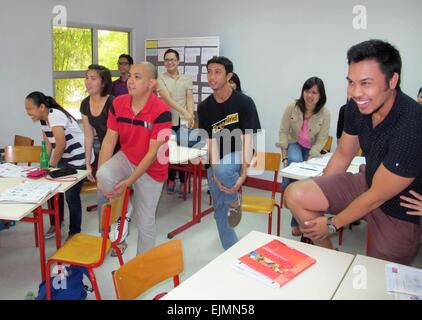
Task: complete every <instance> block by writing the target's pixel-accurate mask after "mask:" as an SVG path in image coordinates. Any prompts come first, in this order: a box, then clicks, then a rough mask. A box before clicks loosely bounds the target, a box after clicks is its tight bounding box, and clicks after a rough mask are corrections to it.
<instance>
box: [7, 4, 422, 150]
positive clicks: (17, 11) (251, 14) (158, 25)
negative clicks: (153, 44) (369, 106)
mask: <svg viewBox="0 0 422 320" xmlns="http://www.w3.org/2000/svg"><path fill="white" fill-rule="evenodd" d="M57 4H62V5H64V6H66V8H67V13H68V20H69V21H70V22H72V23H82V24H85V23H88V24H99V25H108V26H117V27H124V28H132V29H133V39H134V41H133V49H134V58H135V60H142V59H144V40H145V38H147V37H148V38H149V37H151V38H153V37H185V36H220V39H221V43H220V44H221V54H222V55H226V56H227V57H229V58H230V59H232V61H233V62H234V65H235V71H236V72H237V73H239V75H240V77H241V80H242V86H243V88H244V89H245V91H246V93H247V94H249V95H250V96H251V97H252V98H253V99H254V100H255V103H256V105H257V107H258V112H259V115H260V119H261V125H262V127H263V128H265V129H266V134H267V136H266V143H267V149H268V150H272V149H275V147H274V142H275V141H276V140H277V138H278V126H279V120H280V118H281V115H282V112H283V110H284V108H285V106H286V105H287V103H288V102H289V101H291V100H292V99H295V98H297V97H298V96H299V95H300V90H301V87H302V85H303V82H304V81H305V80H306V79H307V78H308V77H310V76H314V75H316V76H319V77H321V78H322V79H323V80H324V82H325V86H326V90H327V96H328V102H327V106H328V108H329V109H330V110H331V112H332V126H331V134H332V135H335V128H336V120H337V119H336V118H337V112H338V108H339V107H340V105H341V104H343V103H344V101H345V98H346V81H345V79H344V78H345V76H346V73H347V64H346V51H347V49H348V48H349V47H350V46H351V45H352V44H355V43H357V42H360V41H363V40H366V39H369V38H381V39H386V40H388V41H390V42H391V43H393V44H395V45H396V46H397V47H398V49H399V50H400V52H401V54H402V59H403V73H402V88H403V90H404V91H405V92H406V93H408V94H409V95H411V96H412V97H414V96H416V93H417V90H418V88H419V87H420V86H422V74H421V72H420V57H422V42H421V41H420V32H421V30H422V19H421V18H420V13H421V12H422V2H421V1H420V0H403V1H391V0H359V1H353V0H302V1H293V0H261V1H256V0H212V1H206V0H177V1H169V0H143V1H139V0H138V1H137V0H119V1H115V0H90V1H86V0H64V1H55V0H37V1H31V0H16V1H10V0H9V1H7V2H6V1H2V2H1V4H0V30H1V32H0V43H1V47H0V71H1V77H0V88H1V89H0V90H1V93H2V95H1V96H2V101H1V103H0V133H1V134H0V145H5V144H9V143H11V142H12V139H13V135H14V134H15V133H20V134H24V135H29V136H32V137H35V138H36V140H37V141H39V140H40V138H41V136H40V130H39V126H38V124H34V123H32V122H31V120H30V119H29V118H28V117H27V116H26V114H25V113H24V109H23V99H24V97H25V96H26V95H27V94H28V93H29V92H31V91H34V90H41V91H44V92H45V93H47V94H51V93H52V92H53V82H52V50H51V45H52V44H51V19H52V18H53V16H54V14H53V13H52V8H53V7H54V6H55V5H57ZM358 4H362V5H365V6H366V8H367V10H368V29H367V30H360V31H356V30H354V29H353V27H352V19H353V17H354V14H353V13H352V9H353V7H354V6H355V5H358Z"/></svg>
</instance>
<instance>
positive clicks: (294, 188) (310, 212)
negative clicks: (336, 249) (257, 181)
mask: <svg viewBox="0 0 422 320" xmlns="http://www.w3.org/2000/svg"><path fill="white" fill-rule="evenodd" d="M284 203H285V205H286V207H287V208H289V209H290V211H291V212H292V214H293V216H294V217H295V219H296V220H297V221H298V222H299V225H300V228H301V231H302V232H305V231H306V230H305V229H304V223H305V221H310V220H313V219H315V218H318V217H320V216H322V215H323V214H324V213H325V212H326V211H327V209H328V200H327V198H326V197H325V195H324V193H323V192H322V190H321V189H320V187H319V186H318V185H317V184H316V183H315V182H314V181H313V180H312V179H307V180H301V181H297V182H294V183H292V184H290V185H289V186H288V187H287V189H286V192H285V194H284ZM312 241H313V242H314V243H315V244H316V245H317V246H320V247H325V248H330V249H332V247H333V246H332V244H331V240H330V238H325V239H320V240H315V239H312Z"/></svg>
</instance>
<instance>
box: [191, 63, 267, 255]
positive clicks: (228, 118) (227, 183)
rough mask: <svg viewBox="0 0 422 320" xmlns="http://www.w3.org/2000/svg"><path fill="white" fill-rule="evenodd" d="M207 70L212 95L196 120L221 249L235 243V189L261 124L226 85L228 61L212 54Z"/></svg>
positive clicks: (244, 97)
mask: <svg viewBox="0 0 422 320" xmlns="http://www.w3.org/2000/svg"><path fill="white" fill-rule="evenodd" d="M207 70H208V84H209V86H210V87H211V88H212V89H213V94H212V95H210V96H209V97H208V98H207V99H205V100H204V101H203V102H202V103H200V104H199V106H198V119H199V127H200V128H201V129H204V130H205V131H206V132H207V136H208V158H209V163H210V165H209V167H208V169H207V175H208V185H209V188H210V192H211V196H212V198H213V203H214V210H215V215H214V217H215V219H216V222H217V229H218V233H219V236H220V240H221V243H222V245H223V248H224V249H228V248H230V247H231V246H232V245H233V244H235V243H236V242H237V236H236V233H235V231H234V230H233V228H234V227H235V226H236V225H237V224H238V223H239V222H240V219H241V195H240V194H239V189H240V187H241V186H242V184H243V183H244V182H245V180H246V173H247V167H248V164H249V163H250V160H251V158H252V135H253V133H255V132H257V130H259V129H260V128H261V127H260V123H259V118H258V113H257V111H256V107H255V103H254V102H253V100H252V99H251V98H250V97H248V96H247V95H245V94H243V93H241V92H238V91H233V89H232V88H231V86H230V84H229V80H230V79H231V77H232V75H233V64H232V62H231V61H230V60H229V59H227V58H225V57H213V58H212V59H211V60H209V61H208V63H207Z"/></svg>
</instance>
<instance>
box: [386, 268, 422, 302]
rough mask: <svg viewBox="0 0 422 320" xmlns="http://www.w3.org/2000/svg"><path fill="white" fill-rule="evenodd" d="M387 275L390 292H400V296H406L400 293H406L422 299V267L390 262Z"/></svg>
mask: <svg viewBox="0 0 422 320" xmlns="http://www.w3.org/2000/svg"><path fill="white" fill-rule="evenodd" d="M385 276H386V279H387V291H388V292H392V293H398V294H399V295H398V298H404V296H403V295H400V294H405V295H410V296H414V297H419V298H420V299H422V269H418V268H412V267H407V266H403V265H399V264H395V263H388V264H386V265H385Z"/></svg>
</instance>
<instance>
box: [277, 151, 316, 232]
mask: <svg viewBox="0 0 422 320" xmlns="http://www.w3.org/2000/svg"><path fill="white" fill-rule="evenodd" d="M309 151H310V149H308V148H305V147H302V146H301V145H300V144H298V143H290V144H289V145H288V147H287V165H289V164H291V163H293V162H303V161H306V160H308V157H309ZM294 181H295V180H293V179H289V178H283V191H284V190H286V188H287V186H288V185H289V184H290V183H292V182H294ZM290 226H291V227H298V226H299V223H298V222H297V221H296V219H295V218H294V217H292V220H291V221H290Z"/></svg>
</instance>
